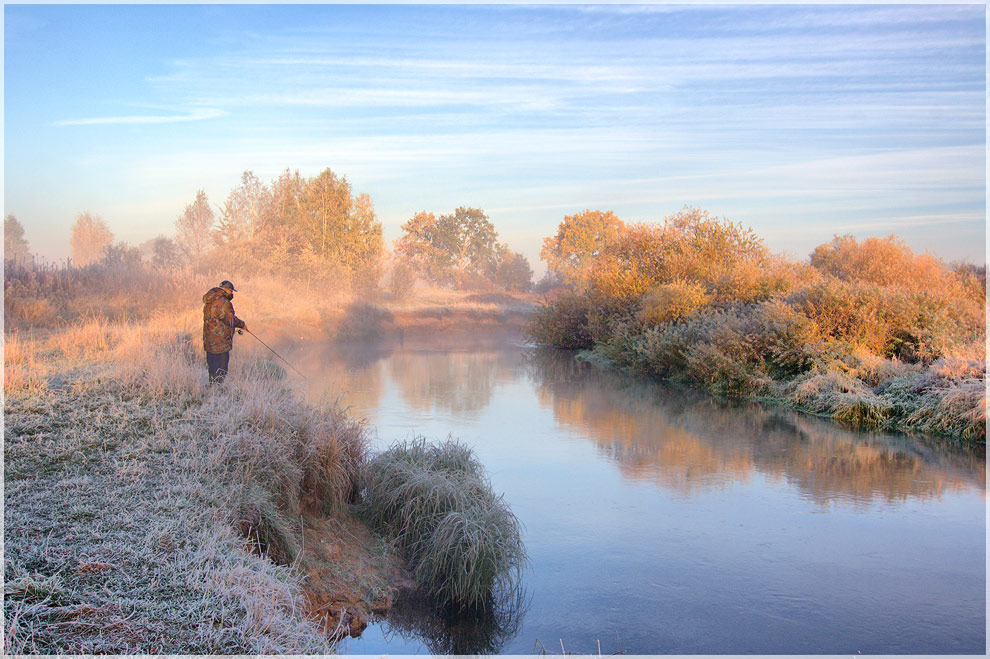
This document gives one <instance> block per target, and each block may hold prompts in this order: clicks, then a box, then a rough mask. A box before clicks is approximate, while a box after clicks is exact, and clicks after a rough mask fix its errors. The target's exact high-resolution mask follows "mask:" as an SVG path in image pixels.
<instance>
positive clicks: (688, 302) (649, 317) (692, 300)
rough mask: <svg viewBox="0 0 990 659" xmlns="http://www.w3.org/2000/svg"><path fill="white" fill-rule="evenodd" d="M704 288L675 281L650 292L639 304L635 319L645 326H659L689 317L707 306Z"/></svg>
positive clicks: (706, 295)
mask: <svg viewBox="0 0 990 659" xmlns="http://www.w3.org/2000/svg"><path fill="white" fill-rule="evenodd" d="M708 301H709V298H708V294H707V293H706V291H705V288H704V286H701V285H700V284H697V283H694V282H689V281H684V280H677V281H672V282H670V283H667V284H660V285H659V286H657V287H656V288H653V289H652V290H650V291H649V292H648V293H647V294H646V295H645V296H644V297H643V300H642V302H641V303H640V309H639V313H638V314H637V315H636V317H637V319H638V320H639V321H640V322H642V323H644V324H646V325H661V324H663V323H669V322H672V321H675V320H680V319H681V318H684V317H685V316H689V315H691V314H692V313H694V312H695V311H697V310H698V309H700V308H702V307H704V306H706V305H707V304H708Z"/></svg>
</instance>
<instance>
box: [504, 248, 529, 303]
mask: <svg viewBox="0 0 990 659" xmlns="http://www.w3.org/2000/svg"><path fill="white" fill-rule="evenodd" d="M495 281H496V282H497V283H498V285H499V286H501V287H502V288H504V289H505V290H507V291H521V292H523V293H526V292H528V291H529V289H531V288H532V287H533V269H532V268H531V267H530V266H529V260H527V259H526V257H525V256H523V255H522V254H520V253H519V252H510V251H509V250H508V249H506V250H504V253H503V255H502V259H501V261H500V262H499V264H498V272H497V273H496V276H495Z"/></svg>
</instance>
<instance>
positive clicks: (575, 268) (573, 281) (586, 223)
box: [540, 210, 625, 289]
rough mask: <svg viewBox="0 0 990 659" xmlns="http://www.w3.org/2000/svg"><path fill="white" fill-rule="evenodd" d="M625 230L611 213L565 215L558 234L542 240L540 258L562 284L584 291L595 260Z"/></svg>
mask: <svg viewBox="0 0 990 659" xmlns="http://www.w3.org/2000/svg"><path fill="white" fill-rule="evenodd" d="M624 227H625V225H624V224H623V222H622V220H620V219H619V218H618V217H616V216H615V214H614V213H612V211H605V212H602V211H597V210H596V211H593V210H586V211H584V212H583V213H576V214H574V215H565V216H564V221H563V222H561V223H560V226H559V227H558V228H557V234H556V235H554V236H549V237H547V238H545V239H544V240H543V249H542V250H541V251H540V258H541V259H542V260H543V261H545V262H546V264H547V268H549V269H550V270H552V271H553V272H555V273H556V274H557V275H559V276H560V278H561V279H562V280H563V282H564V283H565V284H567V285H570V286H573V287H575V288H579V289H580V288H583V287H584V286H585V285H586V283H587V281H588V277H589V275H590V272H591V268H592V266H593V265H594V263H595V260H596V259H597V258H598V256H599V255H600V254H601V252H602V250H603V249H605V248H606V247H608V246H609V245H611V244H612V243H614V242H616V241H617V240H618V239H619V236H621V235H622V230H623V228H624Z"/></svg>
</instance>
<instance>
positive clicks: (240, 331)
mask: <svg viewBox="0 0 990 659" xmlns="http://www.w3.org/2000/svg"><path fill="white" fill-rule="evenodd" d="M244 329H247V328H246V327H245V328H244ZM237 333H238V334H241V335H243V334H244V330H243V329H239V330H237Z"/></svg>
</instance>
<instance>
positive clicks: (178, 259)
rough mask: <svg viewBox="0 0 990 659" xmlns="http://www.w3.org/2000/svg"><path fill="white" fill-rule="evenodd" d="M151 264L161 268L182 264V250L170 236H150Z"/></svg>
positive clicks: (168, 268) (166, 268)
mask: <svg viewBox="0 0 990 659" xmlns="http://www.w3.org/2000/svg"><path fill="white" fill-rule="evenodd" d="M151 264H152V265H153V266H155V267H156V268H159V269H161V270H170V269H172V268H177V267H179V265H181V264H182V251H181V250H180V249H179V246H178V245H176V244H175V241H174V240H172V239H171V238H168V237H166V236H157V237H156V238H152V239H151Z"/></svg>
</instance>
